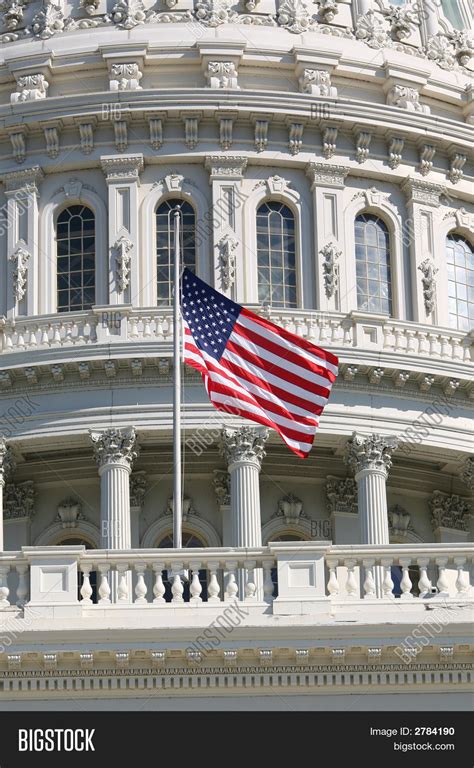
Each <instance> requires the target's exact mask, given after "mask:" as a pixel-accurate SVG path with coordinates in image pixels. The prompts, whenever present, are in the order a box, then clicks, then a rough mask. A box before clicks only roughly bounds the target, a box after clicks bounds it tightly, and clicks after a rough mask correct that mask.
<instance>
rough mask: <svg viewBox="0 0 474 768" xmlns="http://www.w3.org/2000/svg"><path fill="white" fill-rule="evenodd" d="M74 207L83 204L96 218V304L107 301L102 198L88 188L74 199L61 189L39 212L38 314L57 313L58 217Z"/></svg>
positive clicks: (104, 225) (105, 210)
mask: <svg viewBox="0 0 474 768" xmlns="http://www.w3.org/2000/svg"><path fill="white" fill-rule="evenodd" d="M73 205H85V206H87V208H90V209H91V211H92V212H93V214H94V216H95V284H96V293H95V303H96V304H98V305H100V304H107V302H108V278H107V275H108V247H107V222H108V213H107V207H106V205H105V203H104V201H103V200H102V198H101V197H100V196H99V195H98V194H97V193H96V192H94V191H93V190H91V189H84V187H82V188H81V192H80V195H79V196H75V197H73V196H70V197H68V196H67V195H66V194H65V193H64V191H63V190H61V191H60V192H56V194H55V195H53V196H52V197H51V198H50V200H49V201H48V202H47V203H46V205H45V207H44V208H43V211H42V213H40V228H41V236H40V252H39V265H38V287H39V314H53V313H55V312H57V298H56V223H57V220H58V216H59V215H60V214H61V213H62V212H63V211H64V210H66V208H69V207H70V206H73ZM48 254H50V256H49V255H48Z"/></svg>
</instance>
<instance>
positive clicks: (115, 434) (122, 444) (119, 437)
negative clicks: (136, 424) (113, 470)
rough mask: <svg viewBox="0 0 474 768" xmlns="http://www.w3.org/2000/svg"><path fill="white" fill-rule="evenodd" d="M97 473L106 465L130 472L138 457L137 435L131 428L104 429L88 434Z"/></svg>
mask: <svg viewBox="0 0 474 768" xmlns="http://www.w3.org/2000/svg"><path fill="white" fill-rule="evenodd" d="M89 436H90V439H91V441H92V445H93V448H94V454H95V460H96V462H97V464H98V466H99V471H100V470H101V469H103V468H104V467H105V466H107V465H108V464H112V465H118V466H121V467H124V468H125V469H128V471H129V472H130V471H131V469H132V464H133V461H134V459H136V457H137V456H138V452H139V449H138V445H137V442H136V441H137V435H136V432H135V429H134V428H133V427H126V428H124V429H116V428H111V429H105V430H104V431H103V432H93V431H92V430H91V431H90V432H89Z"/></svg>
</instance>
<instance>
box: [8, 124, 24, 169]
mask: <svg viewBox="0 0 474 768" xmlns="http://www.w3.org/2000/svg"><path fill="white" fill-rule="evenodd" d="M9 135H10V144H11V147H12V154H13V157H14V159H15V162H17V163H19V164H21V163H24V162H25V160H26V136H27V129H26V127H25V126H22V127H21V128H20V129H19V130H15V129H14V130H11V131H10V134H9Z"/></svg>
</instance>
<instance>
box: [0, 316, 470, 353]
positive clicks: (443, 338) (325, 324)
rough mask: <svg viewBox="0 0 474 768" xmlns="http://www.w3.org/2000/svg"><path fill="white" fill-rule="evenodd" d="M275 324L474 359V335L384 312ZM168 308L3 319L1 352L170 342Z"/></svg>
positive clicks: (364, 344) (345, 340) (384, 348)
mask: <svg viewBox="0 0 474 768" xmlns="http://www.w3.org/2000/svg"><path fill="white" fill-rule="evenodd" d="M263 314H264V315H265V316H267V317H269V318H270V319H271V320H272V321H273V322H275V323H277V324H278V325H281V326H283V327H284V328H286V329H287V330H289V331H292V332H294V333H296V334H298V335H299V336H302V337H304V338H307V339H308V340H309V341H312V342H314V343H315V344H320V345H321V346H323V347H334V348H336V349H338V350H344V349H350V348H353V347H357V348H359V349H366V350H368V351H370V350H373V351H375V350H376V351H377V352H383V353H387V354H390V353H393V352H395V353H397V355H406V356H407V357H408V356H414V357H417V356H422V357H426V358H432V359H433V358H435V359H442V360H448V361H454V362H471V361H472V360H473V359H474V352H473V343H472V342H473V338H474V336H473V333H472V332H471V333H469V334H465V333H463V332H461V331H455V330H451V329H447V328H438V327H436V326H431V325H420V324H418V323H412V322H409V321H405V320H393V319H390V318H388V317H386V316H384V315H372V314H364V313H360V312H350V313H349V314H347V315H345V314H342V313H339V312H316V311H315V312H311V311H308V310H292V311H289V310H271V311H264V312H263ZM172 334H173V329H172V314H171V309H169V308H164V309H161V308H152V309H131V308H120V309H114V308H113V307H106V308H102V307H101V308H96V309H94V310H91V311H90V312H77V313H67V314H66V313H65V314H55V315H42V316H37V317H31V318H21V319H20V318H19V319H17V320H10V319H5V318H2V319H0V349H1V351H2V353H3V354H4V355H5V354H9V353H14V352H25V351H31V350H35V349H48V348H51V349H54V348H58V347H69V348H71V347H87V346H90V345H98V344H109V343H117V342H126V341H131V342H134V343H136V342H140V343H144V342H164V343H166V342H168V343H169V344H171V341H172Z"/></svg>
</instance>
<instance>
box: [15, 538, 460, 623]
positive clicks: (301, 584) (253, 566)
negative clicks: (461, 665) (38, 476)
mask: <svg viewBox="0 0 474 768" xmlns="http://www.w3.org/2000/svg"><path fill="white" fill-rule="evenodd" d="M473 558H474V546H473V545H468V544H449V545H447V544H404V545H398V544H395V545H387V546H371V545H365V546H358V545H357V546H332V545H330V544H326V543H318V542H312V541H307V542H291V543H286V542H279V543H273V544H270V545H268V546H267V547H261V548H255V549H231V548H209V549H193V550H189V549H186V550H173V549H164V550H163V549H162V550H159V549H134V550H124V551H118V550H114V551H112V550H85V549H84V547H81V546H71V547H23V548H22V551H21V552H4V553H2V554H0V608H2V609H9V608H10V607H12V608H14V607H15V605H16V606H18V607H19V608H21V607H24V608H25V610H26V609H27V610H29V611H33V613H34V612H37V613H38V612H39V615H48V616H49V615H50V616H53V614H54V615H55V616H56V615H58V616H59V615H63V616H68V615H81V612H82V611H83V610H85V609H87V610H93V611H94V610H97V609H100V608H104V609H108V608H109V607H110V608H117V607H120V606H122V607H123V608H127V609H133V608H135V607H136V608H139V607H140V606H142V607H144V606H145V607H147V608H153V607H154V608H156V609H160V610H167V609H169V610H173V609H175V608H179V607H180V606H186V608H187V609H190V608H192V607H194V608H196V610H203V609H204V608H206V609H208V608H211V607H212V606H213V605H214V606H219V605H222V604H223V603H226V602H229V601H232V602H235V601H239V602H243V603H246V604H248V606H249V607H250V608H251V607H252V606H254V607H255V608H256V609H257V610H258V611H259V612H265V613H268V612H270V613H274V614H295V613H296V614H302V613H304V614H311V613H321V612H327V611H328V610H330V607H331V605H333V606H335V607H337V606H338V605H339V606H346V607H347V605H348V603H351V602H355V603H360V604H363V605H364V606H370V605H371V604H372V603H373V604H374V605H379V606H380V603H381V601H382V602H384V603H386V604H387V605H389V604H395V603H394V600H395V599H396V598H400V599H401V600H409V601H410V603H411V604H413V605H415V604H418V605H420V606H421V605H422V603H423V602H424V601H426V600H432V601H434V604H436V600H438V601H442V602H446V601H448V602H449V601H450V600H451V601H452V600H454V601H457V602H458V603H459V602H463V601H469V600H470V599H471V598H472V596H473V594H472V588H471V587H470V579H469V572H470V569H471V564H472V562H473ZM376 569H382V572H383V582H382V592H381V594H380V595H379V596H377V594H376V586H375V570H376ZM259 584H260V587H258V585H259ZM397 602H398V601H397ZM77 612H79V614H77Z"/></svg>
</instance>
